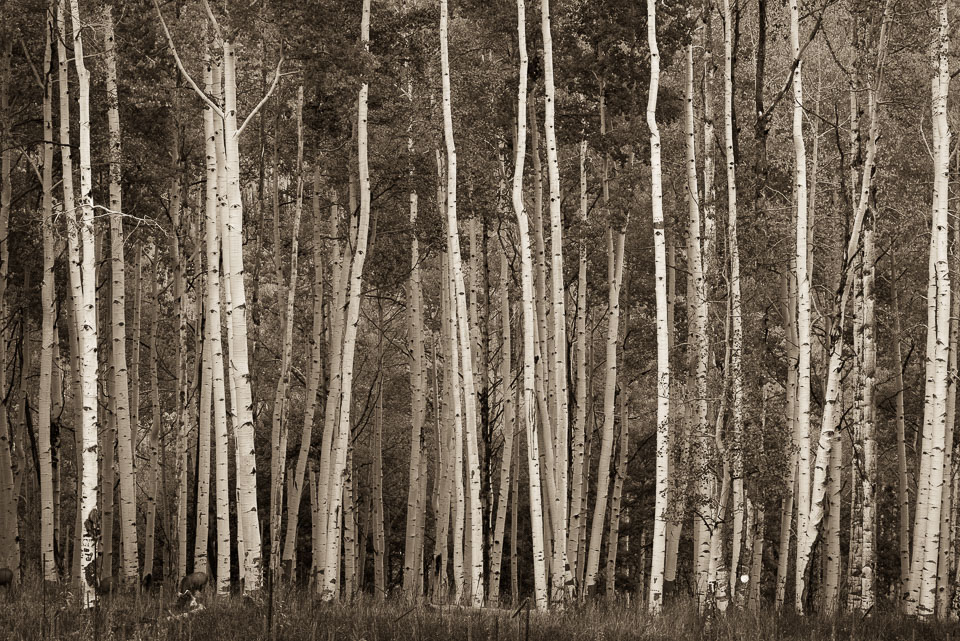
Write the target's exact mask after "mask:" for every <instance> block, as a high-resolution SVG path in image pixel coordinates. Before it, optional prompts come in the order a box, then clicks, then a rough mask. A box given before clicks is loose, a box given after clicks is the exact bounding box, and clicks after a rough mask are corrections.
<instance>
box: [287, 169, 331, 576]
mask: <svg viewBox="0 0 960 641" xmlns="http://www.w3.org/2000/svg"><path fill="white" fill-rule="evenodd" d="M320 178H321V177H320V164H319V163H317V164H316V165H315V166H314V173H313V196H312V200H313V216H314V218H313V331H312V333H311V335H310V361H309V366H308V368H307V389H306V396H305V398H304V406H303V431H302V432H301V435H300V450H299V453H298V454H297V466H296V469H295V470H294V473H293V477H292V483H291V485H290V491H289V492H288V493H287V531H286V535H285V536H284V543H283V564H284V566H285V567H286V572H287V577H288V578H289V579H290V580H291V581H294V580H295V579H296V575H297V574H296V573H297V550H296V546H297V528H298V527H299V520H300V499H301V495H302V492H303V481H304V475H305V474H306V470H307V462H308V460H309V457H310V446H311V442H312V439H313V422H314V417H315V416H316V411H317V394H318V390H319V389H320V379H321V378H322V376H323V360H322V359H323V347H322V342H323V336H324V324H323V273H324V243H323V235H324V223H323V218H322V211H323V210H322V208H321V206H320V184H321V179H320ZM311 506H314V502H313V501H311Z"/></svg>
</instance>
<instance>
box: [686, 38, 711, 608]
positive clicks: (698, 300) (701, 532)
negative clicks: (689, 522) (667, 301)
mask: <svg viewBox="0 0 960 641" xmlns="http://www.w3.org/2000/svg"><path fill="white" fill-rule="evenodd" d="M686 63H687V64H686V71H687V78H686V110H685V120H684V125H685V127H686V130H685V136H686V143H687V144H686V161H687V209H688V212H689V221H688V231H687V270H688V276H687V278H688V279H689V280H691V281H692V287H688V291H691V292H692V294H693V296H692V297H691V298H692V300H691V301H690V302H689V303H688V304H689V307H690V310H691V313H689V316H690V317H691V318H692V322H691V323H690V329H688V335H689V336H690V338H689V339H688V342H689V343H690V345H691V347H690V348H689V349H690V353H691V357H690V361H691V363H690V372H691V374H692V376H693V379H694V380H693V381H692V383H693V385H692V388H693V400H694V406H695V409H694V410H693V411H694V423H693V429H694V433H693V434H691V435H690V436H689V438H690V439H691V440H693V439H695V440H696V443H697V444H698V451H699V452H700V457H701V459H700V460H699V461H697V462H696V467H695V468H694V469H696V473H697V479H698V481H697V488H696V492H697V503H698V504H699V505H706V503H707V501H708V500H709V498H710V497H709V493H710V485H709V479H708V476H707V474H706V468H707V467H708V466H709V459H708V458H707V456H708V453H709V451H710V438H709V426H708V425H707V411H708V407H707V366H708V359H709V353H708V350H709V345H708V342H707V322H708V317H707V300H706V281H705V279H704V274H703V257H702V253H701V242H702V239H701V231H700V226H701V225H700V192H699V187H698V185H697V155H696V150H697V137H696V129H695V120H694V103H693V100H694V94H693V82H694V79H693V43H690V44H689V45H688V46H687V56H686ZM707 526H708V523H707V520H706V519H704V518H700V517H699V516H695V517H694V541H695V544H694V559H695V567H696V592H697V595H698V597H699V595H703V594H705V592H706V582H707V566H708V565H709V555H710V533H709V528H708V527H707Z"/></svg>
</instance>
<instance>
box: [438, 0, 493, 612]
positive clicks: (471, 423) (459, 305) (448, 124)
mask: <svg viewBox="0 0 960 641" xmlns="http://www.w3.org/2000/svg"><path fill="white" fill-rule="evenodd" d="M447 23H448V9H447V0H441V2H440V66H441V80H442V88H443V138H444V143H445V146H446V152H447V175H446V178H447V189H446V193H447V252H448V254H449V263H450V264H449V266H450V272H451V274H452V280H453V285H454V287H455V290H456V291H455V299H454V300H453V301H451V303H452V304H451V311H452V312H453V313H454V318H456V319H457V334H458V339H459V345H460V347H459V349H460V360H461V361H462V362H461V367H460V375H461V376H462V377H463V415H464V422H463V423H464V439H465V440H466V461H465V462H466V466H467V468H466V469H467V474H468V477H469V479H470V482H469V490H470V509H471V518H470V523H471V535H470V541H471V545H470V596H471V597H472V602H473V605H474V606H475V607H480V606H482V605H483V592H484V585H483V545H482V540H483V511H482V506H481V504H480V478H479V476H480V474H479V471H480V469H479V468H480V462H479V458H478V453H477V410H476V388H475V387H474V383H473V358H472V354H471V351H472V350H471V341H470V328H469V320H468V316H467V301H466V291H465V287H464V278H463V269H462V266H461V260H460V239H459V234H458V232H457V150H456V146H455V144H454V139H453V114H452V107H451V98H450V56H449V53H448V51H447ZM454 310H455V311H454Z"/></svg>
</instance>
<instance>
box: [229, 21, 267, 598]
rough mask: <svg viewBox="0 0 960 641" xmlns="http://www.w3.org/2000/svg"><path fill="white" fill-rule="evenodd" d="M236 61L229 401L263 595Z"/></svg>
mask: <svg viewBox="0 0 960 641" xmlns="http://www.w3.org/2000/svg"><path fill="white" fill-rule="evenodd" d="M236 65H237V61H236V53H235V49H234V44H233V40H232V39H231V38H227V39H225V40H224V41H223V96H224V100H223V107H224V109H223V112H224V118H223V142H224V172H225V177H226V183H227V184H226V197H227V198H226V200H227V211H226V212H225V213H224V220H225V223H226V224H225V228H226V234H224V236H223V244H224V248H225V251H224V255H225V256H227V255H229V257H228V258H227V259H226V260H225V262H224V267H228V269H229V271H228V270H227V269H225V270H224V271H225V273H226V275H227V278H226V280H227V282H228V283H229V289H230V301H229V304H230V307H231V309H230V313H229V316H230V319H229V320H230V324H231V326H232V335H230V333H228V336H227V340H228V342H229V345H230V361H229V362H230V365H231V369H232V370H233V371H232V374H231V377H232V380H233V384H232V386H231V387H232V388H233V392H234V393H233V394H232V395H231V396H232V397H233V398H235V399H236V400H235V401H234V403H233V404H234V410H235V412H236V416H235V419H234V432H235V434H236V448H237V453H238V460H237V494H238V501H239V503H238V505H237V512H238V514H240V517H239V521H240V524H241V526H242V529H243V551H244V554H243V562H242V564H243V566H244V570H243V579H244V581H243V589H244V591H245V592H253V591H256V590H258V589H260V584H261V580H262V567H261V547H260V523H259V517H258V514H257V469H256V461H255V460H254V444H253V399H252V396H251V391H250V366H249V361H248V356H247V305H246V290H245V287H244V282H243V275H244V271H243V202H242V199H241V195H240V149H239V145H238V142H239V141H238V132H237V66H236Z"/></svg>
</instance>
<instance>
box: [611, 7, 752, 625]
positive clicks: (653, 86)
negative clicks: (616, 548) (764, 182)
mask: <svg viewBox="0 0 960 641" xmlns="http://www.w3.org/2000/svg"><path fill="white" fill-rule="evenodd" d="M725 1H726V0H725ZM656 17H657V14H656V2H648V3H647V42H648V44H649V47H650V89H649V91H648V92H647V127H648V128H649V129H650V174H651V193H650V202H651V208H652V210H653V247H654V266H655V267H654V269H655V273H656V286H655V291H656V299H657V498H656V504H655V506H654V517H653V518H654V526H653V552H652V554H651V559H652V566H651V569H650V599H649V602H648V604H647V607H648V608H649V610H650V612H653V613H658V612H660V610H661V609H662V608H663V580H664V562H665V561H666V551H667V509H668V505H667V498H668V497H667V485H668V484H669V483H670V479H669V478H668V472H669V466H670V451H669V445H668V444H669V439H670V335H669V332H670V328H669V326H668V323H667V243H666V237H665V232H666V227H665V224H664V217H663V181H662V178H661V173H662V168H661V163H660V128H659V126H658V125H657V97H658V93H659V89H660V49H659V47H658V46H657V19H656ZM728 77H729V76H728ZM732 163H733V161H732V160H729V161H728V165H730V166H731V171H732ZM729 179H730V180H731V181H732V173H731V174H730V178H729ZM731 207H733V208H734V209H732V210H731V214H730V216H731V221H733V222H732V223H731V230H730V233H731V234H732V239H735V238H736V213H735V212H736V209H735V207H736V199H735V192H734V198H733V199H732V200H731ZM622 238H623V234H621V241H620V247H621V249H620V252H621V264H620V266H619V267H620V272H621V274H622V270H623V265H622V255H623V254H622V251H623V250H622V247H623V240H622ZM731 254H732V257H731V261H734V260H736V258H735V257H736V243H735V241H734V240H731ZM731 264H732V265H736V263H735V262H732V263H731ZM731 275H732V277H733V278H731V281H732V282H733V283H736V281H735V280H734V279H735V278H738V272H737V271H734V268H733V267H731ZM621 277H622V276H621V275H620V274H618V281H619V279H620V278H621ZM619 285H620V283H619V282H618V283H617V286H618V289H619ZM737 287H739V285H738V284H737ZM735 327H736V325H735ZM736 344H737V338H736V334H734V346H736ZM608 366H609V365H608ZM734 415H735V416H736V411H734ZM611 544H613V545H615V543H614V542H612V541H611Z"/></svg>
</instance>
